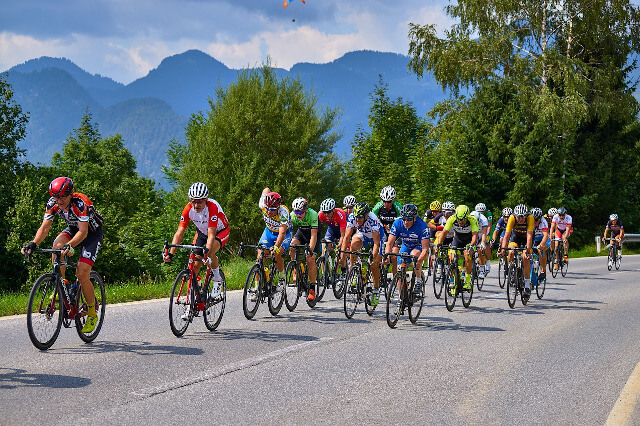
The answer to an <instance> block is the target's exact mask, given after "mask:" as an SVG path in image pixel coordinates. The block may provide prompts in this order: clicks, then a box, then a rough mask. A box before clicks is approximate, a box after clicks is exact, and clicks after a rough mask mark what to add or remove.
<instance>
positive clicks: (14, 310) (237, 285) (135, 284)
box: [0, 244, 640, 316]
mask: <svg viewBox="0 0 640 426" xmlns="http://www.w3.org/2000/svg"><path fill="white" fill-rule="evenodd" d="M624 254H640V247H638V244H633V247H631V248H629V247H625V248H624ZM606 255H607V250H606V248H605V246H604V245H603V247H602V251H601V252H600V253H597V252H596V248H595V247H593V246H587V247H584V248H582V249H580V250H572V251H571V252H570V256H571V257H572V258H574V259H575V258H579V257H595V256H606ZM251 265H253V260H245V259H241V258H239V257H235V258H233V259H232V260H230V261H229V262H226V263H225V264H224V265H223V266H222V270H223V272H224V274H225V278H226V279H227V290H239V289H241V288H243V287H244V280H245V279H246V277H247V273H248V272H249V268H251ZM172 285H173V278H170V279H152V278H150V277H141V278H140V279H138V280H136V281H131V282H127V283H121V284H108V285H107V286H106V293H107V294H106V297H107V302H108V303H121V302H133V301H137V300H149V299H160V298H163V297H169V295H170V293H171V287H172ZM28 301H29V293H24V292H20V293H4V294H2V295H1V296H0V316H7V315H16V314H24V313H26V310H27V303H28Z"/></svg>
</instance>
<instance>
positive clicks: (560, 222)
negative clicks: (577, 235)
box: [552, 214, 573, 232]
mask: <svg viewBox="0 0 640 426" xmlns="http://www.w3.org/2000/svg"><path fill="white" fill-rule="evenodd" d="M572 222H573V219H571V216H569V215H568V214H567V215H565V216H564V219H560V215H557V214H556V215H555V216H553V220H552V223H555V224H556V228H557V229H559V230H560V231H562V232H564V231H566V230H567V227H569V228H573V223H572Z"/></svg>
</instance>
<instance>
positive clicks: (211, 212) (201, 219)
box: [178, 198, 229, 235]
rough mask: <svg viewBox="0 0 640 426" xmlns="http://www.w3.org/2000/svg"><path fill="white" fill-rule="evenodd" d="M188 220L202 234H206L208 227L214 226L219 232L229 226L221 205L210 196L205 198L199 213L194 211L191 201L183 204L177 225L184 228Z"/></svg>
mask: <svg viewBox="0 0 640 426" xmlns="http://www.w3.org/2000/svg"><path fill="white" fill-rule="evenodd" d="M190 221H193V223H194V225H196V228H197V229H198V231H200V232H201V233H203V234H204V235H207V230H208V228H215V230H216V231H218V232H220V231H222V230H224V229H226V228H228V227H229V221H228V220H227V216H226V215H225V214H224V211H223V210H222V207H221V206H220V204H219V203H218V202H217V201H216V200H213V199H211V198H209V199H208V200H207V203H206V204H205V207H204V209H202V211H201V212H200V213H198V212H196V209H195V208H193V205H192V204H191V203H189V204H187V205H186V206H185V208H184V209H183V210H182V215H181V216H180V223H179V224H178V226H179V227H181V228H186V227H187V226H188V225H189V222H190Z"/></svg>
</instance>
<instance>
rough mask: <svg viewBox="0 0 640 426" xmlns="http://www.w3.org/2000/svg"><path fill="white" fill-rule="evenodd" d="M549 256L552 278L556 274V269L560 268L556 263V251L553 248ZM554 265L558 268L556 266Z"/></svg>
mask: <svg viewBox="0 0 640 426" xmlns="http://www.w3.org/2000/svg"><path fill="white" fill-rule="evenodd" d="M552 256H553V257H552V258H551V276H552V277H553V278H555V277H557V276H558V270H559V269H560V264H559V263H558V257H557V256H558V251H557V250H554V251H553V254H552ZM556 266H557V267H558V268H556Z"/></svg>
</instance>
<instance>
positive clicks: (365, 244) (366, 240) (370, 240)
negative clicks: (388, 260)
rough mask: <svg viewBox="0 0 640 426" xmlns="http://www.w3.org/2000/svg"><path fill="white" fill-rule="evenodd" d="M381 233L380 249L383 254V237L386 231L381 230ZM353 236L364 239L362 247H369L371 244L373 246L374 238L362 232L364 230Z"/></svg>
mask: <svg viewBox="0 0 640 426" xmlns="http://www.w3.org/2000/svg"><path fill="white" fill-rule="evenodd" d="M379 234H380V250H379V253H380V254H382V253H384V251H383V250H384V240H383V238H384V236H383V234H384V233H383V232H380V233H379ZM353 238H357V239H359V240H360V241H362V248H367V247H369V246H372V247H373V238H368V237H365V236H364V235H363V234H362V232H360V231H358V232H356V233H355V235H354V236H353Z"/></svg>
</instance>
